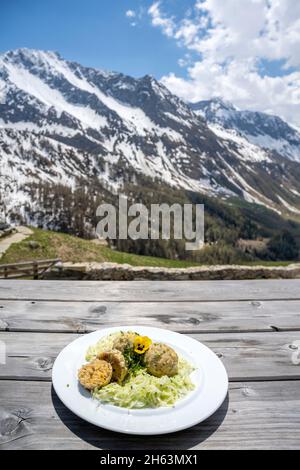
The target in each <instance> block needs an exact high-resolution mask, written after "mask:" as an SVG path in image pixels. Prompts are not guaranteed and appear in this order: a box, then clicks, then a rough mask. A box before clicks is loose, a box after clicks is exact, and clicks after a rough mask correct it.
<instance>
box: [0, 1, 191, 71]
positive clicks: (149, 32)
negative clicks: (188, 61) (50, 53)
mask: <svg viewBox="0 0 300 470" xmlns="http://www.w3.org/2000/svg"><path fill="white" fill-rule="evenodd" d="M152 3H153V2H152V1H139V0H121V1H120V0H84V1H83V0H1V4H0V17H1V27H0V44H1V50H2V52H4V51H6V50H10V49H15V48H18V47H28V48H36V49H46V50H56V51H58V52H60V53H61V55H62V56H63V57H65V58H67V59H70V60H76V61H78V62H80V63H82V64H84V65H91V66H94V67H98V68H105V69H109V70H116V71H120V72H123V73H127V74H130V75H134V76H142V75H145V74H147V73H150V74H152V75H154V76H156V77H157V78H160V77H161V76H163V75H165V74H167V73H169V72H170V70H172V71H174V72H176V73H181V74H182V75H183V76H184V75H185V71H184V70H182V69H181V68H180V67H179V65H178V60H179V59H180V57H181V56H182V51H181V50H180V49H179V48H178V47H177V45H176V43H175V42H172V41H169V40H168V39H167V38H166V37H164V36H163V35H162V34H161V32H160V31H159V30H157V29H154V28H153V27H152V26H151V23H150V22H149V18H148V15H147V10H148V9H149V7H150V6H151V4H152ZM171 3H172V4H173V5H172V7H173V8H175V10H177V11H178V12H181V11H183V10H185V9H187V8H188V7H189V6H191V5H192V4H193V1H191V0H173V1H172V2H171ZM128 10H132V11H136V12H137V14H142V18H141V19H140V20H139V21H138V22H137V24H136V26H134V27H133V26H131V23H132V22H133V20H132V21H130V19H129V18H128V17H127V16H126V12H127V11H128Z"/></svg>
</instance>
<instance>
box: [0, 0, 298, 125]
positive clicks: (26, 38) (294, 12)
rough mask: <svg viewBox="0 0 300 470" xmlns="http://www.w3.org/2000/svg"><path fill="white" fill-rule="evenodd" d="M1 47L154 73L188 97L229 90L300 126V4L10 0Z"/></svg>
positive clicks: (236, 99)
mask: <svg viewBox="0 0 300 470" xmlns="http://www.w3.org/2000/svg"><path fill="white" fill-rule="evenodd" d="M0 19H1V23H0V45H1V46H0V48H1V51H2V52H4V51H6V50H10V49H15V48H18V47H28V48H36V49H44V50H55V51H58V52H60V54H61V55H62V56H63V57H64V58H66V59H69V60H76V61H78V62H80V63H81V64H83V65H89V66H93V67H97V68H103V69H108V70H115V71H120V72H123V73H126V74H129V75H133V76H136V77H139V76H142V75H145V74H152V75H154V76H155V77H156V78H158V79H160V80H161V81H162V82H163V83H164V84H165V85H166V86H167V87H168V88H169V89H170V90H171V91H172V92H174V93H176V94H177V95H178V96H180V97H181V98H183V99H185V100H187V101H198V100H201V99H209V98H211V97H214V96H220V97H222V98H224V99H226V100H228V101H231V102H232V103H233V104H235V105H236V106H237V107H239V108H241V109H245V108H247V109H255V110H260V111H264V112H268V113H273V114H277V115H279V116H281V117H283V118H284V119H286V120H287V121H289V122H290V123H292V124H294V125H295V126H297V127H300V54H299V50H300V2H299V1H295V0H160V1H157V0H60V1H59V0H1V2H0Z"/></svg>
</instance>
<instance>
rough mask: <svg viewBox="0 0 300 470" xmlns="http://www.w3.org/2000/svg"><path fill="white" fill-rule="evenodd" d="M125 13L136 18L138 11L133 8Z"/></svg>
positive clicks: (128, 16)
mask: <svg viewBox="0 0 300 470" xmlns="http://www.w3.org/2000/svg"><path fill="white" fill-rule="evenodd" d="M125 15H126V16H127V18H135V17H136V12H135V11H133V10H127V11H126V13H125Z"/></svg>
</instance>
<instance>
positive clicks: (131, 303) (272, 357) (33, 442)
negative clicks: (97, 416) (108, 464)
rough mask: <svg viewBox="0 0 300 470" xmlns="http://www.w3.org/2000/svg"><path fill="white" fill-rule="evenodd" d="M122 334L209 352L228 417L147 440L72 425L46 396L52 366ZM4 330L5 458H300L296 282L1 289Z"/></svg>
mask: <svg viewBox="0 0 300 470" xmlns="http://www.w3.org/2000/svg"><path fill="white" fill-rule="evenodd" d="M121 324H129V325H130V324H143V325H152V326H156V327H162V328H168V329H171V330H174V331H178V332H182V333H185V334H187V335H190V336H192V337H193V338H195V339H197V340H199V341H202V342H203V343H204V344H206V345H207V346H209V347H210V348H211V349H213V350H214V351H215V352H216V353H217V354H218V356H219V357H220V358H221V359H222V361H223V362H224V364H225V366H226V368H227V371H228V374H229V377H230V387H229V395H228V397H227V399H226V400H225V402H224V404H223V406H222V407H221V408H220V409H219V410H218V411H217V412H216V413H215V414H214V415H213V416H212V417H211V418H209V419H208V420H207V421H205V422H204V423H201V424H199V425H197V426H195V427H193V428H191V429H188V430H186V431H183V432H179V433H175V434H172V435H167V436H159V437H151V438H149V437H147V438H144V437H136V436H126V435H120V434H117V433H113V432H109V431H106V430H103V429H100V428H96V427H95V426H92V425H90V424H88V423H86V422H84V421H82V420H81V419H79V418H77V417H76V416H75V415H74V414H72V413H71V412H70V411H69V410H68V409H66V408H65V407H64V405H63V404H62V403H61V402H60V401H59V399H58V398H57V396H56V395H55V392H54V391H53V388H52V385H51V368H52V364H53V361H54V359H55V357H56V356H57V354H58V353H59V351H60V350H61V349H62V348H63V347H64V346H65V345H67V344H68V343H69V342H70V341H72V340H73V339H75V338H77V337H78V335H81V334H83V333H86V332H90V331H93V330H96V329H99V328H103V327H107V326H115V325H121ZM0 330H1V332H0V340H1V341H2V343H0V346H2V350H3V345H4V343H5V346H6V352H7V355H6V364H2V365H1V364H0V448H1V449H97V448H99V449H105V450H115V449H116V450H120V449H127V450H133V449H143V450H145V449H178V450H179V449H184V450H186V449H248V448H250V449H299V448H300V280H291V281H288V280H276V281H267V280H265V281H221V282H219V281H203V282H198V281H191V282H185V281H182V282H180V281H177V282H167V281H165V282H156V281H155V282H146V281H140V282H93V281H91V282H77V281H76V282H73V281H10V280H7V281H0ZM0 358H1V357H0ZM298 363H299V365H298Z"/></svg>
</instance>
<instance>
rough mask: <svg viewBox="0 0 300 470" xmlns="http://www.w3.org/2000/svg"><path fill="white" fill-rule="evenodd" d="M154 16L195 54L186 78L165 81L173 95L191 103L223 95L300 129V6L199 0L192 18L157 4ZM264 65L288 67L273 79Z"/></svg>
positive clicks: (269, 0)
mask: <svg viewBox="0 0 300 470" xmlns="http://www.w3.org/2000/svg"><path fill="white" fill-rule="evenodd" d="M149 15H150V16H151V21H152V24H153V26H156V27H159V28H160V29H161V30H162V32H163V34H165V35H166V36H168V37H169V38H173V39H174V40H176V41H177V42H178V45H180V46H181V47H184V48H185V49H187V50H188V51H190V52H191V53H194V54H195V55H196V59H194V63H193V64H192V65H190V66H189V67H188V68H187V71H188V78H187V79H183V78H180V77H176V76H175V75H174V74H173V73H171V74H170V75H168V76H166V77H163V78H162V82H163V83H164V84H165V85H166V86H167V87H168V88H169V89H171V91H173V92H174V93H176V94H178V95H179V96H181V97H182V98H184V99H186V100H190V101H197V100H201V99H208V98H211V97H213V96H222V97H223V98H225V99H226V100H230V101H232V102H233V103H234V104H236V105H237V106H239V107H241V108H248V109H249V108H250V109H257V110H261V111H265V112H270V113H275V114H278V115H280V116H282V117H283V118H285V119H287V120H288V121H290V122H292V123H294V124H295V125H298V126H299V124H300V106H299V105H300V53H299V50H300V2H295V0H243V1H236V0H202V1H200V0H198V1H196V2H195V7H194V10H193V14H192V15H189V16H187V17H185V18H182V19H180V20H175V18H174V17H173V16H172V17H170V16H167V15H166V14H164V13H163V12H162V7H161V4H160V3H159V2H156V3H154V4H153V5H152V7H151V8H150V9H149ZM197 56H198V58H197ZM261 60H267V61H283V64H284V65H283V67H282V69H281V70H279V68H278V70H277V72H278V73H277V76H276V74H275V76H273V74H272V76H271V75H269V76H268V75H266V74H264V73H262V71H261V68H260V62H261ZM181 64H182V65H184V61H181ZM186 66H187V65H186ZM278 67H279V66H278ZM291 67H293V68H294V70H291Z"/></svg>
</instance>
